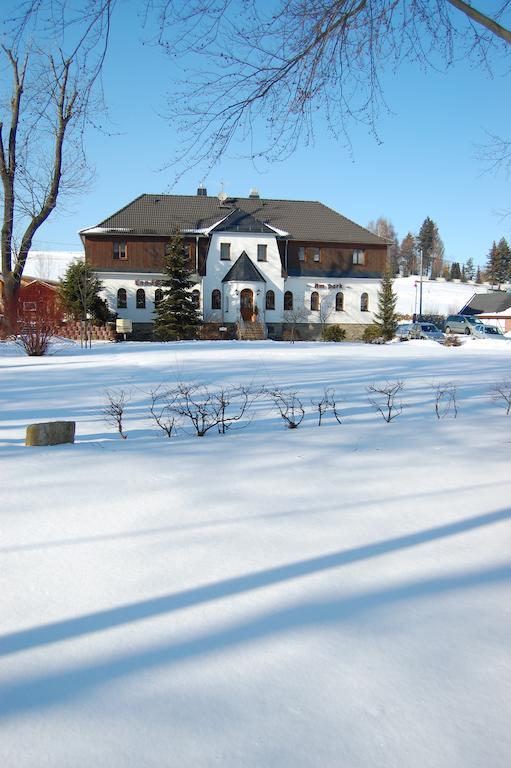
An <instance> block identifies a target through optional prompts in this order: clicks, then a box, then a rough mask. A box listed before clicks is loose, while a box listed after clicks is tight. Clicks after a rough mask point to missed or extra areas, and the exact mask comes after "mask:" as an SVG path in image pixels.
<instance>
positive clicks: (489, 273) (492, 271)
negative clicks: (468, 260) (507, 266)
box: [486, 240, 501, 285]
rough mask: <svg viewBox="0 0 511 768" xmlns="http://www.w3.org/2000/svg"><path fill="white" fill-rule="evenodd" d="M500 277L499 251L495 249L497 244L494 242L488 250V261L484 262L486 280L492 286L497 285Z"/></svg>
mask: <svg viewBox="0 0 511 768" xmlns="http://www.w3.org/2000/svg"><path fill="white" fill-rule="evenodd" d="M500 275H501V267H500V257H499V251H498V248H497V244H496V242H495V240H494V241H493V245H492V247H491V248H490V252H489V254H488V261H487V262H486V279H487V280H488V282H489V283H491V284H492V285H498V284H500V279H499V278H500Z"/></svg>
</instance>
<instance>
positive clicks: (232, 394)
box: [214, 384, 260, 435]
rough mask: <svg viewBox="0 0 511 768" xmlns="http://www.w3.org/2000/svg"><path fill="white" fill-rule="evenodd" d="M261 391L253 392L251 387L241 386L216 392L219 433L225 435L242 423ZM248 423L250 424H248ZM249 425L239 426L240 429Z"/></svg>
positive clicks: (223, 388)
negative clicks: (238, 423)
mask: <svg viewBox="0 0 511 768" xmlns="http://www.w3.org/2000/svg"><path fill="white" fill-rule="evenodd" d="M259 395H260V391H253V390H252V388H251V387H247V386H244V385H242V384H239V385H238V386H231V387H222V388H221V389H220V390H219V391H218V392H215V394H214V398H215V401H216V404H217V407H218V417H219V420H218V431H219V432H220V434H221V435H225V433H226V432H227V430H228V429H231V428H232V427H233V426H234V424H236V423H237V422H240V421H241V420H242V419H243V417H244V416H245V413H246V412H247V410H248V409H249V408H250V406H251V405H252V404H253V402H254V401H255V400H256V399H257V398H258V397H259ZM247 423H248V422H247ZM245 426H247V424H243V425H238V429H241V428H242V427H245Z"/></svg>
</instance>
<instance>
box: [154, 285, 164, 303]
mask: <svg viewBox="0 0 511 768" xmlns="http://www.w3.org/2000/svg"><path fill="white" fill-rule="evenodd" d="M162 299H163V291H162V289H161V288H157V289H156V290H155V292H154V306H155V307H157V306H158V304H159V303H160V301H161V300H162Z"/></svg>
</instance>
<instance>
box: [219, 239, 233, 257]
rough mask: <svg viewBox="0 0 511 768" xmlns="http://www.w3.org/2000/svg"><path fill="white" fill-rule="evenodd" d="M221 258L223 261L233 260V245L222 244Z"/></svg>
mask: <svg viewBox="0 0 511 768" xmlns="http://www.w3.org/2000/svg"><path fill="white" fill-rule="evenodd" d="M220 258H221V260H222V261H230V260H231V244H230V243H220Z"/></svg>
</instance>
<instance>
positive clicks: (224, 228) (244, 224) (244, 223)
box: [215, 208, 275, 235]
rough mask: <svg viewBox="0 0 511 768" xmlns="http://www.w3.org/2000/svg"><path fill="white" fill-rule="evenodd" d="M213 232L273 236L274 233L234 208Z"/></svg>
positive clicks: (248, 214) (247, 214)
mask: <svg viewBox="0 0 511 768" xmlns="http://www.w3.org/2000/svg"><path fill="white" fill-rule="evenodd" d="M215 232H264V233H265V234H271V235H274V234H275V232H274V231H273V230H272V229H270V228H269V227H267V226H266V224H263V223H262V222H261V221H258V220H257V219H255V218H254V217H253V216H251V215H250V213H246V212H245V211H241V210H240V209H239V208H236V210H235V211H233V212H232V213H230V214H229V215H228V216H227V218H226V219H225V220H224V221H222V222H221V223H220V224H218V225H217V226H216V227H215Z"/></svg>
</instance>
